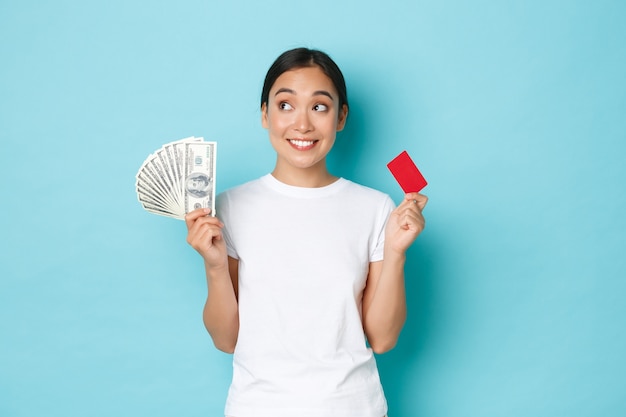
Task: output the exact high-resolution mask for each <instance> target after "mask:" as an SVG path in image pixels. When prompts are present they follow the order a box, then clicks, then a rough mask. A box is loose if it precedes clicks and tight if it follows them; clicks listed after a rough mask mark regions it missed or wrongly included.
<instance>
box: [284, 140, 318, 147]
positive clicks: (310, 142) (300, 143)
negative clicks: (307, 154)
mask: <svg viewBox="0 0 626 417" xmlns="http://www.w3.org/2000/svg"><path fill="white" fill-rule="evenodd" d="M289 142H291V143H293V144H294V145H296V146H299V147H305V146H311V145H313V143H315V141H314V140H297V139H290V140H289Z"/></svg>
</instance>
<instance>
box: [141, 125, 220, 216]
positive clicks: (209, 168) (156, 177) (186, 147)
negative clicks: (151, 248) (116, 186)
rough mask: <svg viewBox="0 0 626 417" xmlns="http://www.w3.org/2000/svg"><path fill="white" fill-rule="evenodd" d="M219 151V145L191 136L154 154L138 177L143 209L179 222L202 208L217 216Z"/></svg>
mask: <svg viewBox="0 0 626 417" xmlns="http://www.w3.org/2000/svg"><path fill="white" fill-rule="evenodd" d="M216 151H217V143H216V142H206V141H205V140H204V138H201V137H194V136H191V137H188V138H184V139H180V140H177V141H174V142H170V143H167V144H165V145H163V146H162V147H161V148H160V149H158V150H156V151H155V152H153V153H152V154H150V155H149V156H148V157H147V158H146V160H145V161H144V162H143V164H142V165H141V167H140V168H139V171H138V172H137V175H136V176H135V180H136V181H135V190H136V192H137V199H138V200H139V202H140V204H141V205H142V207H143V208H144V209H145V210H146V211H148V212H150V213H154V214H159V215H162V216H167V217H173V218H176V219H184V217H185V214H186V213H188V212H189V211H192V210H194V209H196V208H200V207H204V208H210V209H211V210H212V213H215V174H216V170H215V167H216Z"/></svg>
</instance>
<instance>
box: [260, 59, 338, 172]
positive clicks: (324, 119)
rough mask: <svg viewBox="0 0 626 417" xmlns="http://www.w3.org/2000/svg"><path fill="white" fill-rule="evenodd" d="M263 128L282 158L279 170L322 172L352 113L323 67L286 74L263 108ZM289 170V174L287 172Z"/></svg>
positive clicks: (271, 91) (278, 162)
mask: <svg viewBox="0 0 626 417" xmlns="http://www.w3.org/2000/svg"><path fill="white" fill-rule="evenodd" d="M261 112H262V123H263V127H264V128H266V129H267V130H268V133H269V137H270V142H271V143H272V146H273V147H274V149H275V150H276V153H277V155H278V158H277V162H276V171H283V172H289V171H290V170H291V172H293V170H294V169H296V170H300V169H305V170H310V169H313V170H315V169H320V170H323V171H324V172H326V155H327V154H328V152H329V151H330V150H331V148H332V147H333V144H334V143H335V137H336V134H337V132H338V131H340V130H342V129H343V127H344V125H345V121H346V116H347V113H348V109H347V106H343V108H339V97H338V94H337V91H336V89H335V86H334V85H333V82H332V81H331V80H330V78H328V77H327V76H326V74H324V73H323V72H322V70H321V69H320V68H319V67H305V68H298V69H295V70H291V71H287V72H284V73H283V74H282V75H281V76H280V77H278V78H277V79H276V82H275V83H274V85H273V86H272V88H271V89H270V92H269V97H268V102H267V104H264V105H263V106H262V108H261ZM285 170H287V171H285Z"/></svg>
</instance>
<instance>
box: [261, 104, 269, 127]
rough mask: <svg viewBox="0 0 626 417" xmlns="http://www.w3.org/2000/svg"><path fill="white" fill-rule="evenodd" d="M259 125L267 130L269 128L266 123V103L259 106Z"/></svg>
mask: <svg viewBox="0 0 626 417" xmlns="http://www.w3.org/2000/svg"><path fill="white" fill-rule="evenodd" d="M261 125H262V126H263V127H264V128H265V129H267V128H268V126H269V125H268V123H267V103H263V104H261Z"/></svg>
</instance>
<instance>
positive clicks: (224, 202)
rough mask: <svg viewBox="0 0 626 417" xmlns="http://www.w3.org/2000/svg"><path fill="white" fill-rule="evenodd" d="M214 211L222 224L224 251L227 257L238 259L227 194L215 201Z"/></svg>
mask: <svg viewBox="0 0 626 417" xmlns="http://www.w3.org/2000/svg"><path fill="white" fill-rule="evenodd" d="M215 211H216V212H217V217H218V218H219V219H220V221H221V222H222V223H224V228H223V229H222V235H223V236H224V242H226V251H227V252H228V256H230V257H231V258H234V259H239V255H238V254H237V249H236V248H235V244H234V242H233V239H232V232H231V227H233V225H232V216H231V215H232V208H231V206H230V199H229V196H228V193H227V192H224V193H221V194H219V195H218V196H217V198H216V199H215Z"/></svg>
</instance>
